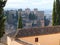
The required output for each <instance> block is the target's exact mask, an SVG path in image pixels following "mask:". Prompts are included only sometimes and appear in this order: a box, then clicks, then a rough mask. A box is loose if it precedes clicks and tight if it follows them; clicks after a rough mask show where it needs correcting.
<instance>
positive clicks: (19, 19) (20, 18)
mask: <svg viewBox="0 0 60 45" xmlns="http://www.w3.org/2000/svg"><path fill="white" fill-rule="evenodd" d="M18 28H23V25H22V17H21V16H20V17H19V18H18Z"/></svg>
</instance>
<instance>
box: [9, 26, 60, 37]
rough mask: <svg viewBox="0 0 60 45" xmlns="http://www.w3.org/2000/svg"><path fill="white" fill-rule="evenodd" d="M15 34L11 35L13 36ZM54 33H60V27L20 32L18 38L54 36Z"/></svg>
mask: <svg viewBox="0 0 60 45" xmlns="http://www.w3.org/2000/svg"><path fill="white" fill-rule="evenodd" d="M13 33H14V32H13ZM13 33H11V34H9V35H10V36H12V34H13ZM54 33H60V26H52V27H41V28H29V29H22V30H19V31H18V33H17V35H16V38H20V37H27V36H37V35H47V34H54ZM13 35H14V34H13Z"/></svg>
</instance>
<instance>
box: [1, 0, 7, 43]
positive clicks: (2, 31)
mask: <svg viewBox="0 0 60 45" xmlns="http://www.w3.org/2000/svg"><path fill="white" fill-rule="evenodd" d="M6 1H7V0H6ZM6 1H3V0H0V42H1V38H2V37H3V35H4V34H5V25H4V22H5V20H6V18H5V16H4V15H3V7H4V6H5V4H6Z"/></svg>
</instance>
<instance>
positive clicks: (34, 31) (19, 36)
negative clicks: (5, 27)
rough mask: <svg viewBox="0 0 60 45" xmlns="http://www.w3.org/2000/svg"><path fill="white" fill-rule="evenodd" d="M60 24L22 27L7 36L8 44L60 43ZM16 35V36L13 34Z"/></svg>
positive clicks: (42, 44)
mask: <svg viewBox="0 0 60 45" xmlns="http://www.w3.org/2000/svg"><path fill="white" fill-rule="evenodd" d="M59 29H60V26H52V27H40V28H28V29H22V30H19V31H17V32H12V33H10V34H8V36H7V44H8V45H10V44H11V45H60V30H59ZM13 35H14V36H13Z"/></svg>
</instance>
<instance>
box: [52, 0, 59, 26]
mask: <svg viewBox="0 0 60 45" xmlns="http://www.w3.org/2000/svg"><path fill="white" fill-rule="evenodd" d="M52 20H53V21H52V22H53V23H52V25H53V26H55V25H60V1H59V0H56V1H54V5H53V14H52Z"/></svg>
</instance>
